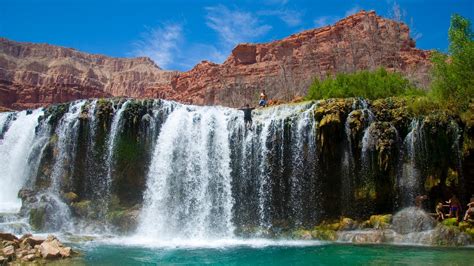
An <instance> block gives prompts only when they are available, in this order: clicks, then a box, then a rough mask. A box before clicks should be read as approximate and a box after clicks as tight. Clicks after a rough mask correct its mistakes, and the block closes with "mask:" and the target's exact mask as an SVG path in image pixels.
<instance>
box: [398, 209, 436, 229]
mask: <svg viewBox="0 0 474 266" xmlns="http://www.w3.org/2000/svg"><path fill="white" fill-rule="evenodd" d="M435 226H436V221H435V220H434V219H433V218H432V217H431V216H430V215H429V214H428V213H426V212H425V211H423V210H422V209H420V208H417V207H409V208H405V209H403V210H401V211H399V212H398V213H396V214H395V215H394V216H393V220H392V228H393V230H395V232H397V233H399V234H408V233H413V232H421V231H427V230H431V229H433V228H434V227H435Z"/></svg>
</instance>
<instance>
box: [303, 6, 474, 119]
mask: <svg viewBox="0 0 474 266" xmlns="http://www.w3.org/2000/svg"><path fill="white" fill-rule="evenodd" d="M448 36H449V42H450V43H449V54H443V53H441V52H434V53H433V55H432V56H431V59H432V62H433V72H432V80H433V82H432V84H431V90H430V91H429V92H428V93H426V92H424V91H422V90H420V89H417V88H416V87H415V86H414V85H413V84H411V83H410V81H409V80H408V79H406V78H404V77H403V76H402V75H401V74H400V73H392V72H388V71H386V70H385V69H383V68H380V69H377V70H375V71H368V70H364V71H359V72H354V73H339V74H336V75H335V76H328V77H327V78H326V79H324V80H319V79H315V80H314V81H313V83H312V84H311V86H310V87H309V89H308V95H307V99H309V100H319V99H328V98H347V97H363V98H366V99H370V100H374V99H381V98H389V97H394V96H398V97H401V98H406V99H407V100H408V101H407V103H408V107H409V108H410V110H411V111H413V112H414V113H417V114H427V113H430V112H431V111H434V110H439V109H450V110H451V111H454V112H456V113H462V112H464V111H466V110H467V109H468V108H469V102H470V101H472V99H473V98H474V40H473V38H474V33H473V32H472V29H471V23H470V21H469V20H468V19H466V18H464V17H462V16H460V15H457V14H454V15H453V16H452V17H451V26H450V28H449V32H448Z"/></svg>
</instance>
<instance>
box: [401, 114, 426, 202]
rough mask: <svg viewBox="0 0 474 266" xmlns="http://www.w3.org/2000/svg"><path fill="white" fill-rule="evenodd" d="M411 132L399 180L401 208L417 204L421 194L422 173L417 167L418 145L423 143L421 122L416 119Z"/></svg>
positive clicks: (407, 138)
mask: <svg viewBox="0 0 474 266" xmlns="http://www.w3.org/2000/svg"><path fill="white" fill-rule="evenodd" d="M410 127H411V130H410V132H409V133H408V134H407V136H406V137H405V140H404V141H403V146H404V153H401V154H402V155H405V156H403V157H404V158H403V161H402V164H403V165H402V175H401V178H400V180H399V189H400V192H401V206H402V207H408V206H412V205H413V204H414V203H415V197H416V196H417V195H419V194H420V189H419V184H420V173H419V170H418V167H417V165H416V155H417V154H416V153H417V151H416V150H417V144H418V145H420V144H422V143H423V129H422V125H421V122H420V121H419V120H418V119H414V120H413V121H412V122H411V126H410Z"/></svg>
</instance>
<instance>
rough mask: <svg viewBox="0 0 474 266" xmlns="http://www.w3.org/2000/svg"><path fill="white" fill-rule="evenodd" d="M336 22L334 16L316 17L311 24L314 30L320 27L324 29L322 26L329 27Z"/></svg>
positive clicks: (336, 18)
mask: <svg viewBox="0 0 474 266" xmlns="http://www.w3.org/2000/svg"><path fill="white" fill-rule="evenodd" d="M337 20H338V17H334V16H322V17H318V18H316V19H315V20H314V21H313V23H314V26H315V27H316V28H320V27H324V26H327V25H331V24H333V23H334V22H336V21H337Z"/></svg>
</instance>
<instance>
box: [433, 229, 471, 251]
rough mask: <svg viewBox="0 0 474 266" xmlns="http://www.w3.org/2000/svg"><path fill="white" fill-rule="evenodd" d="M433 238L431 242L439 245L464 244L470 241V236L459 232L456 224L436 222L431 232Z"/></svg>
mask: <svg viewBox="0 0 474 266" xmlns="http://www.w3.org/2000/svg"><path fill="white" fill-rule="evenodd" d="M433 240H434V243H433V244H435V245H439V246H465V245H467V244H469V242H470V241H471V236H470V235H469V234H468V233H465V232H461V230H459V228H458V227H457V226H445V225H443V224H438V226H437V227H436V228H435V230H434V233H433Z"/></svg>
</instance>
